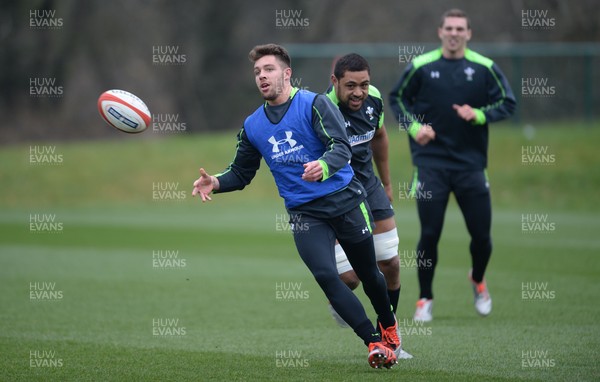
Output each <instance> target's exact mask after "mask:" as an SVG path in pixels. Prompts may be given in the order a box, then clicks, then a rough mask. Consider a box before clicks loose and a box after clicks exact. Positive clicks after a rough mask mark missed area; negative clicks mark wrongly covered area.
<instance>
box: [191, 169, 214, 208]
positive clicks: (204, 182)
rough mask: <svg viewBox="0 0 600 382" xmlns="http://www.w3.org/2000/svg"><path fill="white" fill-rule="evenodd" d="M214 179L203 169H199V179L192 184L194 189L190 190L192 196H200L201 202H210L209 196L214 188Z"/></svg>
mask: <svg viewBox="0 0 600 382" xmlns="http://www.w3.org/2000/svg"><path fill="white" fill-rule="evenodd" d="M216 181H217V180H216V178H214V177H212V176H210V175H208V174H207V173H206V171H204V169H203V168H200V178H198V179H196V181H195V182H194V189H193V190H192V196H196V195H197V194H200V197H201V198H202V201H203V202H206V201H207V200H212V199H211V197H210V196H209V194H210V193H211V192H212V190H213V189H214V188H215V182H216Z"/></svg>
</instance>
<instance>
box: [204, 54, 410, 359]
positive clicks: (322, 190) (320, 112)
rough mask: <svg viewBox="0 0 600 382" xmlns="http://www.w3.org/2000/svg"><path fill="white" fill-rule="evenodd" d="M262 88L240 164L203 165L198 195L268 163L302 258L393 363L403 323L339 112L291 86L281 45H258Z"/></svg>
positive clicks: (241, 181) (377, 352) (377, 354)
mask: <svg viewBox="0 0 600 382" xmlns="http://www.w3.org/2000/svg"><path fill="white" fill-rule="evenodd" d="M249 58H250V60H251V61H252V62H253V63H254V77H255V82H256V86H257V87H258V90H259V91H260V93H261V95H262V97H263V98H264V99H265V101H266V102H265V103H264V105H262V106H260V107H259V108H258V109H257V110H256V111H255V112H254V113H253V114H252V115H250V116H249V117H248V118H246V120H245V122H244V125H243V127H242V129H241V130H240V132H239V134H238V143H237V149H236V154H235V157H234V159H233V162H232V163H231V164H230V165H229V167H228V168H227V169H226V170H225V171H224V172H223V173H221V174H217V175H215V176H211V175H209V174H207V173H206V171H205V170H204V169H203V168H201V169H200V178H198V179H197V180H196V181H195V182H194V189H193V191H192V195H194V196H195V195H197V194H199V195H200V197H201V198H202V201H203V202H204V201H206V200H211V197H210V193H211V192H214V193H217V192H229V191H235V190H241V189H243V188H244V187H245V186H246V185H248V184H249V183H250V181H251V180H252V179H253V178H254V176H255V174H256V171H257V170H258V168H259V165H260V160H261V158H264V160H265V162H266V163H267V165H268V166H269V168H270V170H271V173H272V174H273V177H274V179H275V183H276V184H277V187H278V190H279V194H280V195H281V197H282V198H283V199H284V202H285V206H286V209H287V211H288V214H289V215H290V225H291V227H292V233H293V236H294V241H295V244H296V248H297V249H298V253H299V254H300V257H301V258H302V260H303V261H304V263H305V264H306V266H307V267H308V268H309V270H310V271H311V273H312V274H313V276H314V278H315V280H316V281H317V283H318V284H319V286H320V287H321V289H322V290H323V292H324V293H325V295H326V296H327V299H328V300H329V301H330V302H331V304H332V306H333V307H334V308H335V310H336V311H337V312H338V313H339V314H340V316H341V317H342V318H343V319H344V320H345V321H346V322H347V323H348V324H349V325H350V326H351V327H352V329H354V332H355V333H356V334H357V335H358V336H359V337H360V338H361V339H362V340H363V342H364V343H365V345H367V346H368V349H369V355H368V361H369V364H370V365H371V366H372V367H375V368H379V367H382V366H383V367H387V368H389V367H392V366H393V365H394V364H395V363H396V355H395V354H394V352H393V350H395V349H397V348H398V347H400V346H401V344H400V340H399V338H398V335H397V328H398V324H397V322H396V318H395V316H394V313H393V311H392V309H391V306H390V301H389V298H388V295H387V293H386V284H385V280H384V278H383V276H382V274H381V272H379V270H378V269H377V263H376V260H375V248H374V245H373V236H372V233H371V222H372V216H371V214H370V211H369V209H368V206H367V203H366V202H365V197H366V193H365V190H364V188H363V187H362V185H361V183H360V182H359V181H358V180H357V179H356V177H355V176H354V173H353V171H352V167H351V166H350V165H349V163H348V162H349V160H350V157H351V148H350V144H349V142H348V138H347V135H346V131H345V129H344V122H343V118H342V115H341V114H340V112H339V110H338V109H337V108H336V107H335V106H334V105H333V104H332V103H331V101H329V99H328V98H327V97H326V96H324V95H317V94H315V93H312V92H309V91H304V90H298V89H297V88H294V87H292V86H291V83H290V77H291V74H292V69H291V67H290V64H291V60H290V57H289V55H288V53H287V51H286V50H285V49H284V48H283V47H281V46H279V45H275V44H267V45H260V46H256V47H254V49H252V51H250V54H249ZM336 238H337V239H338V240H339V242H340V245H341V246H342V248H344V250H345V252H346V254H347V256H348V260H349V261H350V264H351V265H352V267H353V268H354V270H355V271H356V273H357V275H358V277H359V278H360V280H361V281H362V284H363V288H364V291H365V293H366V295H367V296H368V297H369V299H370V301H371V304H372V305H373V308H374V310H375V312H376V313H377V318H378V322H379V323H378V326H379V332H378V331H377V330H376V329H375V327H374V326H373V323H372V322H371V321H370V320H369V318H368V317H367V315H366V312H365V310H364V308H363V306H362V304H361V303H360V301H359V300H358V298H357V297H356V296H355V295H354V293H352V291H351V290H350V289H349V288H348V287H347V286H346V285H345V284H344V283H343V282H342V281H341V280H340V278H339V277H338V274H337V269H336V266H335V252H334V245H335V240H336Z"/></svg>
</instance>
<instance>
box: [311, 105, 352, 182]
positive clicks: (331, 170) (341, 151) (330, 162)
mask: <svg viewBox="0 0 600 382" xmlns="http://www.w3.org/2000/svg"><path fill="white" fill-rule="evenodd" d="M312 122H313V130H314V131H315V133H316V134H317V137H318V138H319V140H320V141H321V142H323V144H324V145H325V152H324V153H323V155H322V156H321V157H320V158H319V162H320V163H321V166H322V168H323V179H322V180H326V179H327V178H329V177H331V176H332V175H333V174H335V173H336V172H338V171H339V170H340V169H342V168H343V167H345V166H346V165H348V162H349V161H350V158H351V157H352V148H351V146H350V142H349V141H348V136H347V135H346V129H345V125H344V118H343V117H342V114H341V113H340V111H339V110H338V108H337V107H336V106H335V105H333V103H331V101H330V100H329V99H328V98H326V97H324V96H322V97H321V96H319V97H317V99H316V100H315V104H314V106H313V121H312Z"/></svg>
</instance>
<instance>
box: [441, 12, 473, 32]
mask: <svg viewBox="0 0 600 382" xmlns="http://www.w3.org/2000/svg"><path fill="white" fill-rule="evenodd" d="M446 17H460V18H463V19H467V29H471V20H469V16H467V13H466V12H465V11H463V10H462V9H458V8H452V9H449V10H447V11H446V12H444V14H443V15H442V19H441V21H440V28H441V27H443V26H444V22H445V21H446Z"/></svg>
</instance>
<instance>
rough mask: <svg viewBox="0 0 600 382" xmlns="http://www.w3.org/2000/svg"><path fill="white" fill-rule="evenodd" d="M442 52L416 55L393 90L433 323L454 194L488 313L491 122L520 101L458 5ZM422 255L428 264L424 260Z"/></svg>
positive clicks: (441, 33)
mask: <svg viewBox="0 0 600 382" xmlns="http://www.w3.org/2000/svg"><path fill="white" fill-rule="evenodd" d="M438 37H439V38H440V40H441V42H442V46H441V48H439V49H436V50H434V51H431V52H429V53H425V54H423V55H421V56H419V57H417V58H415V59H414V60H413V61H412V63H411V64H410V65H408V67H407V68H406V70H405V71H404V73H403V75H402V77H401V78H400V81H399V82H398V84H397V85H396V86H395V87H394V89H393V90H392V92H391V93H390V106H391V107H392V109H393V110H394V112H395V115H396V117H397V118H398V119H399V121H400V122H401V124H402V125H404V126H407V130H408V134H409V135H410V139H409V141H410V150H411V153H412V161H413V165H414V166H415V172H414V179H413V190H412V192H413V195H414V192H415V191H416V190H418V194H419V196H418V197H417V198H416V202H417V210H418V214H419V220H420V223H421V237H420V239H419V243H418V245H417V254H418V255H419V256H420V257H422V259H420V261H419V262H418V276H419V286H420V296H419V300H418V301H417V309H416V312H415V315H414V319H415V320H420V321H431V320H432V318H433V316H432V307H433V305H432V304H433V292H432V283H433V276H434V271H435V266H436V264H437V259H438V249H437V245H438V241H439V239H440V236H441V233H442V226H443V223H444V214H445V212H446V206H447V204H448V198H449V194H450V192H453V193H454V196H455V197H456V201H457V202H458V205H459V207H460V209H461V211H462V214H463V216H464V219H465V222H466V225H467V229H468V231H469V234H470V236H471V244H470V252H471V262H472V269H471V271H469V276H468V277H469V280H470V283H471V285H472V287H473V292H474V296H475V300H474V301H475V309H476V311H477V312H478V313H479V314H480V315H482V316H487V315H488V314H490V312H491V310H492V299H491V297H490V293H489V291H488V288H487V285H486V282H485V279H484V273H485V270H486V267H487V265H488V261H489V259H490V256H491V253H492V239H491V234H490V229H491V220H492V207H491V202H490V190H489V183H488V177H487V172H486V167H487V148H488V123H490V122H496V121H499V120H502V119H505V118H507V117H509V116H510V115H511V114H512V113H513V112H514V109H515V104H516V102H515V98H514V96H513V93H512V90H511V89H510V86H509V85H508V81H507V80H506V78H505V77H504V75H503V74H502V72H501V71H500V68H498V66H497V65H496V64H494V62H493V61H492V60H490V59H489V58H487V57H484V56H482V55H480V54H478V53H476V52H474V51H472V50H470V49H468V48H467V42H468V41H469V40H470V39H471V27H470V23H469V19H468V17H467V15H466V14H465V13H464V12H463V11H461V10H458V9H452V10H450V11H447V12H446V13H444V15H443V16H442V20H441V24H440V26H439V28H438ZM421 260H423V261H421Z"/></svg>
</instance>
